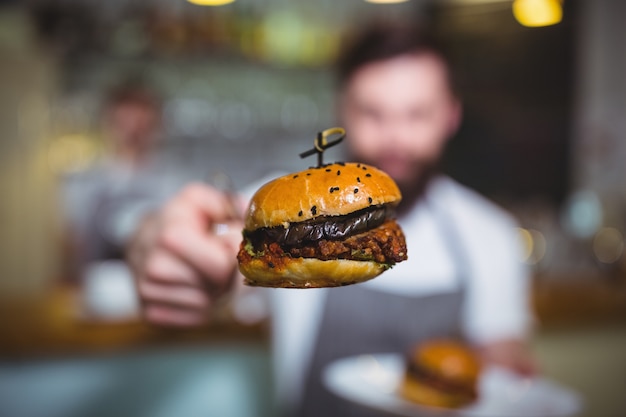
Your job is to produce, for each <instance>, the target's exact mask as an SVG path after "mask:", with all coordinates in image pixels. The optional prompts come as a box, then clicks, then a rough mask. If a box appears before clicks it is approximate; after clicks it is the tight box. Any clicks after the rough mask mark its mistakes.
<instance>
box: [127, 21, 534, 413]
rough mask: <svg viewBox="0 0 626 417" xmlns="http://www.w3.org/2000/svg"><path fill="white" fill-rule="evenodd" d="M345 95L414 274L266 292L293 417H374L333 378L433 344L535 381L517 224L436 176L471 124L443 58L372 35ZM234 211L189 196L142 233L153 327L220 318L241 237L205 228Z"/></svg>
mask: <svg viewBox="0 0 626 417" xmlns="http://www.w3.org/2000/svg"><path fill="white" fill-rule="evenodd" d="M339 81H340V89H339V101H338V103H339V116H340V119H341V123H342V126H344V127H345V128H346V131H347V133H348V135H347V139H346V140H347V147H348V151H349V159H350V160H354V161H362V162H366V163H369V164H372V165H374V166H377V167H379V168H381V169H383V170H384V171H386V172H388V173H389V174H390V175H391V176H392V177H393V178H394V179H395V180H396V181H397V183H398V185H399V186H400V188H401V190H402V193H403V198H404V199H403V202H402V204H401V206H400V207H399V211H398V215H399V218H398V221H399V223H400V224H401V225H402V227H403V229H404V231H405V234H406V236H407V247H408V252H409V253H408V255H409V260H408V261H406V262H403V263H400V264H398V265H397V266H395V267H394V268H393V269H391V270H390V271H388V272H386V273H385V274H384V275H383V276H382V277H380V278H378V279H374V280H372V281H369V282H366V283H364V284H360V285H355V286H350V287H343V288H338V289H332V290H306V291H297V290H275V291H270V292H269V296H270V298H271V301H272V313H273V314H272V319H273V342H274V353H275V359H276V364H277V367H276V373H277V374H276V377H277V386H278V389H279V393H280V394H282V398H283V399H284V400H285V401H289V400H290V401H291V404H288V406H290V408H289V411H291V412H294V413H295V414H297V415H301V416H321V415H324V416H348V415H360V416H361V415H366V414H365V413H366V410H364V409H355V408H354V406H351V405H349V404H347V403H346V402H344V401H342V400H340V399H338V398H336V397H334V396H333V395H331V394H330V393H328V392H327V390H326V389H325V388H324V387H323V386H322V383H321V371H322V370H323V368H324V367H325V366H326V365H327V364H328V363H330V362H331V361H333V360H335V359H338V358H341V357H346V356H352V355H359V354H367V353H376V352H405V351H407V349H408V348H409V347H411V346H412V345H413V344H414V343H416V342H418V341H420V340H426V339H429V338H433V337H454V336H462V337H464V338H465V339H466V340H468V341H469V342H471V343H473V344H474V345H476V346H477V347H479V348H480V349H481V350H482V352H483V353H484V356H485V358H486V359H487V360H489V361H492V362H495V363H498V364H501V365H504V366H507V367H510V368H512V369H514V370H515V371H517V372H521V373H530V372H533V366H532V361H531V360H530V358H529V356H528V354H527V352H526V349H525V339H526V337H527V333H526V332H527V330H528V326H529V321H530V318H529V312H528V306H527V301H528V300H527V284H528V282H527V272H526V271H525V269H524V268H523V267H522V266H521V264H520V263H519V262H518V257H517V255H518V248H517V245H516V244H517V239H516V235H515V231H514V227H515V223H514V222H513V220H512V219H511V218H509V216H508V215H507V214H505V213H504V212H503V211H501V210H500V209H498V208H497V207H495V206H494V205H492V204H491V203H489V202H488V201H486V200H485V199H483V198H482V197H480V196H479V195H477V194H476V193H474V192H472V191H470V190H468V189H466V188H464V187H463V186H461V185H459V184H458V183H456V182H454V181H453V180H451V179H450V178H447V177H445V176H442V175H440V174H438V173H437V165H438V162H439V160H440V158H441V155H442V153H443V150H444V148H445V145H446V143H447V141H448V140H449V139H450V138H451V137H452V136H453V135H454V133H455V132H456V130H457V128H458V126H459V124H460V121H461V110H462V109H461V104H460V102H459V99H458V97H457V96H456V94H455V91H454V88H453V83H452V77H451V72H450V68H449V66H448V63H447V61H446V59H445V57H444V55H443V54H442V53H441V52H440V50H439V49H438V48H437V47H436V46H435V44H434V43H432V42H431V41H430V40H429V39H428V37H427V36H425V35H424V34H422V33H419V32H417V31H415V30H411V29H405V28H379V29H373V30H371V31H369V32H367V33H365V34H363V36H362V37H360V38H358V39H357V40H356V41H355V42H354V43H353V45H352V47H351V48H350V49H348V50H346V51H345V52H344V54H343V55H342V60H341V62H340V68H339ZM231 207H232V206H231V205H230V203H229V201H228V199H227V198H226V197H225V196H224V195H223V194H220V193H218V192H217V191H216V190H214V189H208V188H206V187H202V186H199V185H192V186H189V187H188V188H186V189H185V190H184V191H183V192H182V193H180V194H179V195H178V196H176V197H175V198H173V199H172V200H171V201H170V202H169V203H168V204H167V205H166V206H164V207H163V208H162V209H161V210H160V211H158V212H157V213H155V214H153V215H152V216H151V217H149V218H147V219H146V221H145V222H144V223H143V224H142V225H141V227H140V228H139V230H138V232H137V234H136V237H135V240H134V243H133V244H132V245H131V251H130V253H131V259H132V262H133V265H134V269H135V272H136V275H137V279H138V288H139V292H140V294H141V296H142V298H143V301H144V315H145V317H146V318H147V319H148V320H149V321H151V322H154V323H161V324H170V325H181V326H187V325H195V324H199V323H202V322H204V321H206V320H207V319H209V318H210V315H209V314H208V313H209V312H210V310H211V306H212V305H213V303H214V302H215V299H216V298H217V297H219V296H220V295H221V294H223V293H224V292H225V291H227V290H228V288H230V284H231V282H232V280H233V275H234V272H235V267H236V265H235V254H236V251H237V246H238V244H239V241H240V230H241V224H238V223H237V222H233V224H232V226H233V227H232V228H231V230H232V232H229V233H222V234H219V235H218V234H213V233H211V232H210V230H211V228H209V227H208V226H210V225H211V224H216V223H224V222H229V221H232V220H233V216H232V209H231ZM220 230H223V228H221V229H220ZM207 283H210V285H208V286H207V285H206V284H207ZM207 288H209V289H207Z"/></svg>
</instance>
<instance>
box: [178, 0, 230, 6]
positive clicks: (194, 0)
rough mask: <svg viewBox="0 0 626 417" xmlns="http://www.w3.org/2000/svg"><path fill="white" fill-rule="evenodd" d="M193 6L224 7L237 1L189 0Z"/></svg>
mask: <svg viewBox="0 0 626 417" xmlns="http://www.w3.org/2000/svg"><path fill="white" fill-rule="evenodd" d="M187 1H188V2H189V3H191V4H195V5H196V6H223V5H225V4H229V3H233V2H234V1H235V0H187Z"/></svg>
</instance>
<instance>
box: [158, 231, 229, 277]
mask: <svg viewBox="0 0 626 417" xmlns="http://www.w3.org/2000/svg"><path fill="white" fill-rule="evenodd" d="M161 244H162V245H163V247H164V248H165V249H166V250H169V251H171V252H172V253H173V254H175V255H176V256H179V257H180V258H181V259H182V260H183V261H185V262H188V263H189V264H190V265H191V267H193V268H195V269H196V270H197V271H198V272H200V273H201V274H202V275H203V276H206V277H207V278H208V279H209V281H210V282H212V283H214V284H218V285H224V284H226V283H227V281H228V279H229V278H230V277H231V275H232V273H233V270H234V268H235V264H236V249H235V248H233V247H232V245H231V244H227V243H226V242H225V241H223V240H222V239H220V238H218V237H216V236H213V235H210V234H209V233H206V232H205V231H203V230H198V229H196V228H192V227H170V228H168V230H164V231H163V234H162V241H161Z"/></svg>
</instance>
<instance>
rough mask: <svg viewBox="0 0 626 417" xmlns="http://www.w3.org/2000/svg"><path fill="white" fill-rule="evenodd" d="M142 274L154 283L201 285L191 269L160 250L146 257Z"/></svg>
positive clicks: (196, 274)
mask: <svg viewBox="0 0 626 417" xmlns="http://www.w3.org/2000/svg"><path fill="white" fill-rule="evenodd" d="M144 274H145V276H146V277H147V278H148V280H150V281H154V282H161V283H165V284H184V285H191V286H196V287H199V286H201V285H202V280H201V278H200V276H199V274H198V273H197V272H196V271H195V270H194V269H193V268H192V267H190V266H189V265H188V264H186V263H185V262H183V261H181V260H180V259H179V258H177V257H175V256H173V255H172V254H171V253H169V252H167V251H165V250H162V249H155V250H154V251H153V252H151V253H150V254H149V255H148V257H147V259H146V261H145V272H144Z"/></svg>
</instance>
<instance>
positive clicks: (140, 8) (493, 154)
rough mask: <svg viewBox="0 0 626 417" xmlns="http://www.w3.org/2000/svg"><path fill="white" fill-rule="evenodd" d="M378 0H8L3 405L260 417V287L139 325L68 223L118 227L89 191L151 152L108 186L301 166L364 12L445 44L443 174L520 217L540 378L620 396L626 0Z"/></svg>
mask: <svg viewBox="0 0 626 417" xmlns="http://www.w3.org/2000/svg"><path fill="white" fill-rule="evenodd" d="M197 3H213V2H212V1H209V0H197ZM383 3H384V4H375V3H373V2H371V3H370V2H366V1H363V0H344V1H341V2H335V1H331V0H319V1H304V0H300V1H288V0H237V1H235V2H233V3H229V4H225V5H219V6H210V5H199V4H192V3H190V2H187V1H185V0H149V1H148V0H146V1H139V0H109V1H96V0H31V1H16V0H2V1H0V91H1V93H0V230H1V233H0V415H1V416H5V415H6V416H17V415H20V416H46V417H47V416H119V415H133V416H137V417H139V416H164V417H167V416H174V415H176V416H178V415H184V416H200V415H219V416H257V415H258V416H267V415H272V408H273V403H272V388H271V385H272V384H271V363H270V361H269V355H268V326H267V323H265V322H264V321H258V320H256V317H258V316H259V315H261V313H262V310H263V309H264V306H263V305H262V302H261V301H260V300H250V302H249V303H248V304H247V305H246V307H243V308H242V309H241V310H242V311H232V309H224V311H221V312H220V313H219V314H218V317H217V320H216V321H215V323H214V324H212V325H211V329H195V330H184V331H183V330H171V329H161V328H154V327H148V326H145V325H143V324H142V323H141V322H140V321H139V320H138V319H137V315H136V313H137V305H136V300H135V299H134V296H133V294H132V284H131V283H130V280H129V279H128V271H127V270H126V269H124V265H123V263H120V262H119V261H111V259H115V258H116V256H114V255H115V254H112V253H110V250H109V249H110V248H107V247H103V246H102V245H101V246H100V247H96V248H93V247H88V245H85V244H83V243H81V240H80V239H79V238H78V237H79V236H77V235H80V233H84V234H89V233H92V234H97V235H102V236H103V237H104V238H110V239H111V240H113V241H114V240H115V239H118V238H120V236H123V235H124V227H125V225H117V224H116V225H110V224H107V223H106V221H104V220H103V221H102V222H99V221H98V217H97V216H96V217H90V216H88V214H89V212H90V209H89V207H91V206H89V204H90V202H91V203H93V204H96V203H94V201H96V200H97V199H98V198H101V197H102V193H100V194H99V193H98V192H97V190H99V189H100V188H101V185H102V183H103V182H106V179H107V178H109V177H110V176H114V177H115V178H117V177H116V176H120V175H121V178H122V179H124V178H127V177H125V176H124V175H126V174H125V173H127V172H130V171H132V168H128V167H133V166H136V165H137V164H138V162H137V161H139V160H141V159H142V158H146V159H149V160H150V164H148V166H149V167H150V169H148V170H147V173H146V174H145V175H144V177H143V178H140V179H139V180H138V181H137V183H133V184H130V185H128V184H127V185H128V187H127V188H125V189H124V190H112V191H111V190H108V191H106V192H109V193H111V192H112V193H115V192H128V193H129V195H131V198H132V197H133V196H134V194H133V190H135V189H145V188H146V187H147V188H149V187H151V186H153V185H154V183H155V182H156V183H158V186H159V187H160V189H162V194H163V196H164V197H165V196H167V195H168V194H170V193H172V192H174V191H175V190H176V189H177V188H178V187H180V186H181V185H182V184H184V183H186V182H187V181H190V180H198V181H209V182H212V183H214V184H216V185H219V186H222V187H226V188H229V189H230V188H241V187H244V186H245V185H246V184H248V183H250V182H252V181H254V180H256V179H258V178H260V177H263V176H265V175H269V174H271V173H272V172H275V171H278V170H281V171H284V170H300V169H302V168H303V167H305V166H308V165H307V162H303V161H301V160H300V159H299V158H298V157H297V154H298V153H299V152H301V151H303V150H305V149H308V148H310V146H311V141H312V140H313V138H314V137H315V134H316V133H317V132H318V131H320V130H323V129H325V128H327V127H330V126H333V125H335V124H336V120H335V118H334V108H335V103H334V100H335V97H334V90H335V82H334V79H333V67H332V65H333V62H334V60H335V59H336V57H337V54H338V51H339V49H340V46H341V44H342V42H344V41H345V39H346V38H349V36H350V35H351V33H353V32H354V31H355V30H356V29H358V28H359V27H360V26H362V25H364V24H366V23H367V22H370V21H372V20H374V19H376V20H381V19H383V20H390V21H397V22H399V23H400V22H406V21H409V22H425V23H428V24H430V25H432V26H433V27H434V28H435V30H436V31H437V32H438V33H439V35H440V36H441V38H442V39H443V40H444V44H445V46H446V48H447V49H448V51H449V53H450V56H451V58H452V62H453V65H454V66H455V67H456V68H457V69H458V71H459V80H460V81H459V90H460V92H461V96H462V97H463V102H464V106H465V119H464V122H463V125H462V128H461V131H460V132H459V134H458V135H457V137H456V138H455V139H454V140H453V141H452V143H451V145H450V147H449V149H448V152H447V155H446V159H445V161H444V170H445V171H446V172H447V173H449V174H450V175H451V176H453V177H454V178H456V179H457V180H458V181H460V182H462V183H464V184H467V185H469V186H471V187H473V188H475V189H476V190H478V191H479V192H481V193H482V194H484V195H486V196H487V197H489V198H491V199H493V200H494V201H496V202H497V203H499V204H500V205H502V206H503V207H505V208H506V209H507V210H509V211H510V212H512V213H513V214H514V215H515V216H517V218H518V219H519V221H520V224H521V226H522V228H521V229H520V236H521V238H522V239H523V240H524V243H525V248H526V253H525V256H524V259H521V260H520V261H522V262H526V263H528V264H529V265H530V266H531V267H532V270H533V297H532V300H533V308H534V311H535V314H536V319H537V323H536V333H535V336H534V339H533V348H534V350H535V352H536V354H537V355H538V358H539V362H540V365H541V368H542V370H543V372H544V374H545V375H547V376H549V377H551V378H554V379H555V380H557V381H559V382H561V383H563V384H564V385H566V386H568V387H571V388H573V389H575V390H576V391H577V392H579V393H581V394H582V396H583V398H584V400H585V409H584V412H583V414H582V415H584V416H607V417H608V416H622V415H625V414H626V396H624V392H626V255H625V254H624V243H625V236H624V234H625V233H626V186H625V184H624V178H626V164H625V163H624V161H626V77H625V76H624V74H626V43H625V42H624V40H625V39H626V25H624V21H626V2H621V1H612V0H594V1H592V0H587V1H585V0H563V1H557V0H555V1H547V0H546V1H545V3H549V4H551V5H552V6H555V7H556V9H555V13H556V15H555V16H552V17H551V16H547V17H548V18H549V19H548V20H546V21H545V22H537V21H535V20H533V19H536V18H537V16H534V15H532V14H525V13H523V12H521V11H518V12H517V13H516V14H515V15H514V13H513V2H512V1H505V0H502V1H498V0H446V1H444V0H409V1H405V2H402V3H398V4H388V2H383ZM516 3H523V0H517V1H516ZM520 10H521V8H520ZM550 18H551V19H550ZM120 103H122V105H127V106H130V108H131V110H129V111H130V112H131V113H132V112H138V113H133V114H140V115H141V117H144V119H142V120H144V124H143V125H141V124H140V125H137V126H135V125H133V124H132V123H130V124H129V123H128V121H125V119H124V115H123V114H124V113H123V112H121V111H120V112H119V114H118V113H116V112H117V110H116V109H118V110H119V107H120ZM116 138H117V139H116ZM129 144H130V145H129ZM148 150H149V152H148ZM145 153H149V156H145V155H144V154H145ZM112 167H113V168H112ZM115 167H117V168H118V169H114V168H115ZM118 179H119V178H118ZM133 181H134V180H133ZM127 183H128V182H127ZM99 187H100V188H99ZM142 201H143V200H142ZM93 207H96V206H93ZM94 210H96V209H94ZM94 218H95V219H96V220H95V221H94ZM132 221H133V219H132V216H131V218H129V219H127V221H126V223H127V224H126V227H128V224H132ZM72 229H73V230H78V231H79V232H80V233H72V232H70V231H69V230H72ZM103 240H104V241H106V239H103ZM104 246H106V245H104ZM103 254H105V255H103ZM117 255H118V256H117V257H118V258H119V254H117ZM94 261H98V262H94Z"/></svg>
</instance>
